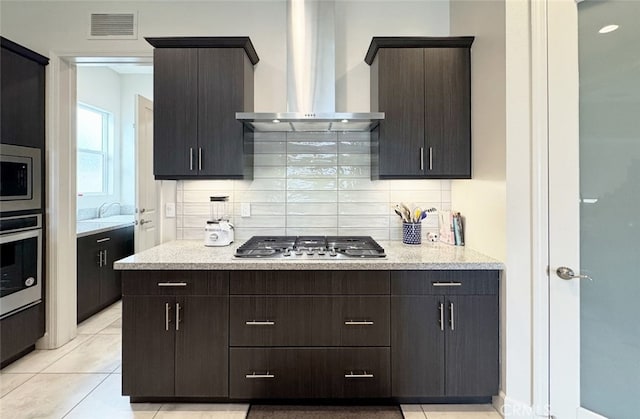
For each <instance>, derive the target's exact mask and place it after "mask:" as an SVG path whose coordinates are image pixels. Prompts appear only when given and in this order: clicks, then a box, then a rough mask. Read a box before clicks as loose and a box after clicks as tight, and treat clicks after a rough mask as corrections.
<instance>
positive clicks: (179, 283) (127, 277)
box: [122, 271, 229, 295]
mask: <svg viewBox="0 0 640 419" xmlns="http://www.w3.org/2000/svg"><path fill="white" fill-rule="evenodd" d="M228 293H229V273H228V272H226V271H223V272H214V271H123V272H122V294H123V295H227V294H228Z"/></svg>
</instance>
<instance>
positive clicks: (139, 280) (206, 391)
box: [122, 271, 229, 398]
mask: <svg viewBox="0 0 640 419" xmlns="http://www.w3.org/2000/svg"><path fill="white" fill-rule="evenodd" d="M122 281H123V287H122V289H123V297H122V393H123V394H124V395H128V396H132V397H137V398H144V397H147V398H152V397H165V398H177V397H192V398H193V397H201V398H221V397H228V396H229V391H228V381H229V296H228V292H229V273H228V272H225V271H125V272H123V276H122Z"/></svg>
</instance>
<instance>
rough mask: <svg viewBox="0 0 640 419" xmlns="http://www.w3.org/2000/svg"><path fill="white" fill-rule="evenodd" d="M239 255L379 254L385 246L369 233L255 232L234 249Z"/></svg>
mask: <svg viewBox="0 0 640 419" xmlns="http://www.w3.org/2000/svg"><path fill="white" fill-rule="evenodd" d="M235 256H236V257H242V258H274V257H282V258H291V257H293V258H294V259H299V258H300V257H304V258H316V259H317V258H321V259H322V258H338V259H342V258H380V257H386V254H385V253H384V249H383V248H382V247H381V246H380V245H379V244H378V243H377V242H376V241H375V240H373V239H372V238H371V237H370V236H328V237H325V236H298V237H296V236H254V237H252V238H250V239H249V240H248V241H247V242H246V243H244V244H243V245H242V246H240V247H239V248H238V249H237V250H236V253H235Z"/></svg>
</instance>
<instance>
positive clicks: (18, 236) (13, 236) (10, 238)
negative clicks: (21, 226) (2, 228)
mask: <svg viewBox="0 0 640 419" xmlns="http://www.w3.org/2000/svg"><path fill="white" fill-rule="evenodd" d="M34 237H37V238H38V239H42V229H41V228H35V229H33V230H27V231H20V232H17V233H9V234H4V235H2V236H0V243H2V244H4V243H11V242H17V241H19V240H25V239H32V238H34Z"/></svg>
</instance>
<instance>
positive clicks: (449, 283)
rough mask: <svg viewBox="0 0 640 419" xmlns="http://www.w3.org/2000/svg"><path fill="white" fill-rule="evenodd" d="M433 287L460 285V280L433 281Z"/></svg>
mask: <svg viewBox="0 0 640 419" xmlns="http://www.w3.org/2000/svg"><path fill="white" fill-rule="evenodd" d="M432 285H433V286H434V287H460V286H462V282H434V283H433V284H432Z"/></svg>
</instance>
